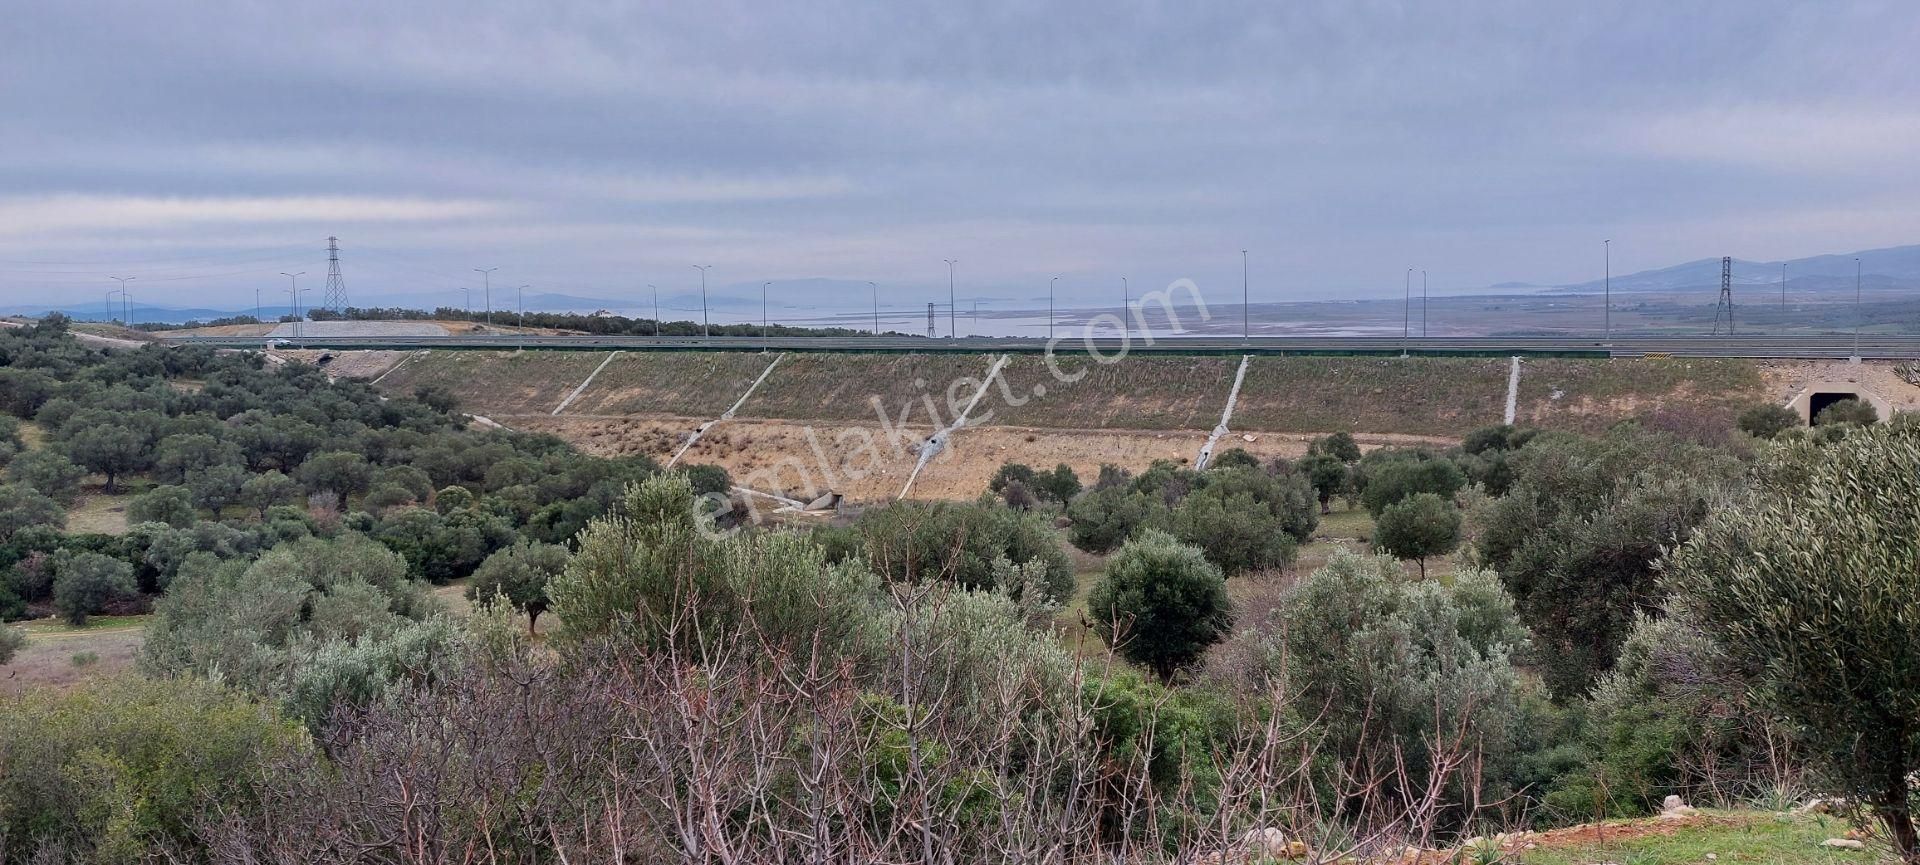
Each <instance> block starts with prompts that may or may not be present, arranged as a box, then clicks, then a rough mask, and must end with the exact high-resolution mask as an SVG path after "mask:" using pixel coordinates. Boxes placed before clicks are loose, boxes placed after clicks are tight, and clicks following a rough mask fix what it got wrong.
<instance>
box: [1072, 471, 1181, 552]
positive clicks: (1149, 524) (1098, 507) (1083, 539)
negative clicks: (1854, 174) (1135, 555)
mask: <svg viewBox="0 0 1920 865" xmlns="http://www.w3.org/2000/svg"><path fill="white" fill-rule="evenodd" d="M1067 516H1068V518H1070V519H1071V520H1072V524H1071V525H1070V526H1069V527H1068V529H1067V537H1068V539H1069V540H1071V541H1072V542H1073V545H1074V546H1076V547H1079V548H1080V549H1083V550H1086V551H1087V552H1090V553H1110V552H1113V551H1114V550H1117V549H1119V548H1120V545H1121V544H1124V543H1126V542H1127V539H1128V538H1131V537H1133V536H1134V534H1135V533H1136V532H1139V531H1140V530H1141V529H1144V528H1167V527H1169V520H1170V518H1171V514H1170V512H1169V511H1168V509H1167V506H1166V504H1165V503H1163V502H1162V501H1161V499H1160V498H1159V497H1158V496H1152V495H1148V494H1147V493H1143V492H1139V491H1137V490H1133V489H1130V488H1129V487H1128V486H1127V485H1124V484H1121V485H1115V486H1096V487H1095V488H1094V490H1093V492H1090V493H1087V494H1086V495H1083V496H1081V497H1079V498H1077V499H1074V500H1073V504H1071V505H1068V506H1067Z"/></svg>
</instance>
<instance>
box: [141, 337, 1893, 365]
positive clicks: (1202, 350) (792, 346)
mask: <svg viewBox="0 0 1920 865" xmlns="http://www.w3.org/2000/svg"><path fill="white" fill-rule="evenodd" d="M167 342H170V343H174V344H190V345H213V346H219V347H222V348H265V347H274V348H324V349H334V350H363V349H402V350H417V349H515V348H528V349H571V350H576V351H593V350H613V349H619V350H623V351H647V350H655V351H761V350H763V349H766V350H772V351H829V352H1015V353H1028V354H1035V353H1041V352H1045V351H1047V349H1048V346H1049V341H1048V340H1044V339H1035V338H1028V337H961V338H959V339H951V338H923V337H901V336H872V337H772V338H768V339H761V338H759V337H750V336H748V337H719V336H716V337H697V336H695V337H652V336H592V335H580V336H571V335H570V336H532V335H528V336H521V335H518V334H511V333H507V334H485V335H473V334H464V335H459V336H377V337H376V336H367V337H348V336H326V337H300V338H290V337H275V338H272V339H269V338H267V337H258V336H256V337H238V336H181V337H170V338H168V339H167ZM1855 345H1856V343H1855V341H1854V337H1853V336H1852V335H1850V334H1836V335H1818V336H1734V337H1708V336H1690V337H1683V336H1661V337H1619V338H1615V339H1613V340H1605V339H1602V338H1600V337H1597V336H1529V337H1429V338H1425V339H1421V338H1417V337H1416V338H1413V339H1401V338H1399V337H1377V336H1366V337H1291V336H1290V337H1253V338H1251V339H1246V340H1243V339H1241V338H1240V337H1237V336H1179V337H1165V336H1163V337H1159V338H1156V339H1152V340H1147V339H1143V338H1141V337H1138V336H1135V337H1132V338H1129V339H1124V340H1123V339H1121V338H1119V337H1101V338H1097V339H1093V340H1086V339H1083V338H1078V337H1072V338H1069V337H1065V336H1062V337H1061V338H1059V339H1058V340H1057V341H1056V342H1055V344H1054V348H1053V350H1054V351H1056V352H1095V353H1097V354H1099V355H1101V356H1112V355H1115V354H1119V353H1123V352H1125V353H1132V352H1143V353H1150V354H1377V355H1397V354H1400V353H1402V352H1403V351H1405V352H1407V353H1410V354H1417V355H1480V356H1485V355H1589V356H1596V357H1609V356H1611V357H1644V356H1649V355H1667V356H1673V357H1744V358H1808V359H1821V358H1826V359H1832V358H1849V357H1852V356H1854V355H1855V351H1856V349H1855ZM1858 353H1859V355H1860V356H1861V357H1862V358H1865V359H1870V360H1872V359H1920V336H1886V335H1867V336H1863V337H1862V338H1861V339H1860V340H1859V342H1858Z"/></svg>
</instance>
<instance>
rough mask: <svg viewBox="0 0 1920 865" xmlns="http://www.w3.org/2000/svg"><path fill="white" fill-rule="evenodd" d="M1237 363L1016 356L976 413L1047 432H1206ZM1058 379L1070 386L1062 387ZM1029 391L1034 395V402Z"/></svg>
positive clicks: (1223, 360)
mask: <svg viewBox="0 0 1920 865" xmlns="http://www.w3.org/2000/svg"><path fill="white" fill-rule="evenodd" d="M1239 365H1240V358H1238V357H1212V356H1208V357H1129V358H1127V359H1125V360H1121V361H1119V362H1116V363H1096V362H1094V361H1093V360H1091V359H1089V358H1088V357H1086V356H1085V355H1074V356H1062V357H1060V358H1059V359H1058V360H1057V361H1056V362H1055V363H1054V364H1052V365H1049V364H1048V362H1047V359H1046V358H1044V357H1041V356H1039V355H1016V356H1015V357H1014V359H1013V362H1012V363H1009V364H1008V365H1007V368H1006V370H1005V371H1004V372H1002V373H1001V374H1002V375H1004V376H1005V377H1006V379H1007V387H1006V390H1005V391H1004V393H1007V394H1011V395H1012V396H1013V397H1014V398H1015V399H1020V400H1024V402H1023V403H1022V404H1020V405H1017V406H1016V405H1011V404H1009V402H1008V401H1007V400H1006V399H1005V398H1004V397H1003V396H1002V393H1003V392H1002V391H1001V389H1000V388H999V387H997V386H996V387H995V388H994V390H993V391H992V392H990V393H989V394H988V397H987V399H986V400H984V401H983V402H982V405H981V408H983V409H991V410H992V411H993V415H992V418H991V420H990V422H992V423H996V424H1007V425H1009V426H1026V427H1048V428H1054V429H1135V430H1206V429H1212V428H1213V425H1214V424H1216V423H1219V422H1220V410H1221V409H1222V408H1224V407H1225V406H1226V403H1227V391H1228V390H1230V389H1231V388H1232V387H1233V372H1234V369H1235V368H1236V367H1238V366H1239ZM1061 377H1064V378H1067V379H1071V380H1070V381H1062V380H1061ZM1036 391H1037V392H1038V393H1037V394H1036Z"/></svg>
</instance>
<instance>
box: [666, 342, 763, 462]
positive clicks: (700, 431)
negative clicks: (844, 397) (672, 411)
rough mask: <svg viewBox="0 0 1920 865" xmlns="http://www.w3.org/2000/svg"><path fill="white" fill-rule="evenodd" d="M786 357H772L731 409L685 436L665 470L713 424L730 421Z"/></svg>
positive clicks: (711, 427)
mask: <svg viewBox="0 0 1920 865" xmlns="http://www.w3.org/2000/svg"><path fill="white" fill-rule="evenodd" d="M786 356H787V355H786V353H785V352H781V353H780V354H777V355H774V356H773V362H772V363H770V364H767V368H766V369H763V370H761V371H760V377H759V378H756V379H754V380H753V384H750V385H747V392H746V393H743V394H741V395H740V398H739V399H737V400H734V401H733V406H732V407H730V408H728V409H727V410H726V411H724V412H721V413H720V416H719V417H717V418H714V419H713V420H710V421H707V422H706V423H703V424H701V425H700V428H699V429H696V430H694V431H693V435H690V436H687V440H686V442H685V443H684V444H682V445H680V450H679V451H678V452H676V453H675V454H674V455H673V459H670V460H667V468H673V467H674V466H676V465H679V464H680V458H681V457H683V456H686V455H687V451H689V450H691V449H692V448H693V446H694V445H695V444H697V443H698V442H699V441H700V437H701V436H703V435H706V434H707V430H710V429H713V425H714V424H717V423H719V422H721V421H723V420H728V419H731V418H732V417H733V413H734V412H737V411H739V410H740V406H742V405H745V404H746V402H747V397H750V396H753V392H754V391H756V390H759V389H760V383H761V382H763V381H766V380H767V376H768V375H770V374H772V373H773V368H774V367H776V366H779V365H780V361H781V359H782V358H785V357H786ZM748 492H753V491H752V490H748ZM772 498H779V496H772Z"/></svg>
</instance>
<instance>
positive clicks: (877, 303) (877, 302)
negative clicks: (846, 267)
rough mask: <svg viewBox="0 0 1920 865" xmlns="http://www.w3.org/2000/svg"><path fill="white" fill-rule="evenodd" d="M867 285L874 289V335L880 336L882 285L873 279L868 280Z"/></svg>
mask: <svg viewBox="0 0 1920 865" xmlns="http://www.w3.org/2000/svg"><path fill="white" fill-rule="evenodd" d="M867 287H868V288H871V289H873V335H874V336H879V335H880V286H879V284H878V283H875V282H873V281H872V280H868V281H867Z"/></svg>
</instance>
